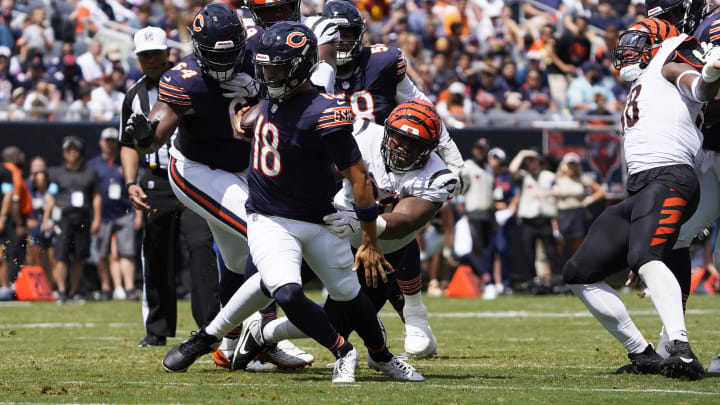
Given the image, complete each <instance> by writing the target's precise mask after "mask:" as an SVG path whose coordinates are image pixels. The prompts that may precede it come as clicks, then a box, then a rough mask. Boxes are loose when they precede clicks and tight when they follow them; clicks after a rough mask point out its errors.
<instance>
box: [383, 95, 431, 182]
mask: <svg viewBox="0 0 720 405" xmlns="http://www.w3.org/2000/svg"><path fill="white" fill-rule="evenodd" d="M440 126H441V124H440V117H439V116H438V114H437V112H436V111H435V108H434V107H433V106H432V104H430V103H429V102H427V101H425V100H421V99H412V100H408V101H406V102H404V103H402V104H400V105H398V106H397V107H395V109H394V110H393V111H392V112H391V113H390V116H389V117H388V118H387V120H385V136H384V137H383V142H382V145H381V147H380V151H381V153H382V156H383V160H384V161H385V165H386V166H387V167H388V168H389V169H391V170H393V171H399V172H405V171H410V170H416V169H420V168H422V167H424V166H425V163H427V161H428V159H429V158H430V154H431V153H432V152H433V151H434V150H435V148H436V147H437V145H438V143H440Z"/></svg>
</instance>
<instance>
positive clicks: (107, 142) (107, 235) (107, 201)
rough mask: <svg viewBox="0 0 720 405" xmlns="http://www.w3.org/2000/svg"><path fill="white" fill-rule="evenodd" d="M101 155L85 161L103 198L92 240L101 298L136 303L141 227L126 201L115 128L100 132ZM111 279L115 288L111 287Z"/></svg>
mask: <svg viewBox="0 0 720 405" xmlns="http://www.w3.org/2000/svg"><path fill="white" fill-rule="evenodd" d="M100 151H101V154H100V155H99V156H96V157H94V158H92V159H90V160H89V161H88V166H90V167H92V168H93V169H95V172H96V173H97V180H98V184H99V191H100V195H101V196H102V215H101V218H102V219H101V224H100V230H99V232H98V233H97V235H95V236H94V237H93V244H94V246H95V249H96V251H97V255H98V261H97V270H98V276H99V279H100V288H101V291H100V297H101V299H102V300H104V301H107V300H109V299H111V298H114V299H119V300H122V299H127V300H138V299H139V298H140V294H139V293H138V291H137V290H136V289H135V232H136V231H137V230H139V229H140V228H141V227H142V215H141V214H140V212H136V211H135V210H133V208H132V205H130V200H129V199H128V194H127V190H126V188H125V179H124V177H123V170H122V166H121V165H120V144H119V139H118V130H117V129H116V128H112V127H110V128H105V129H104V130H103V131H102V133H101V134H100ZM113 245H115V248H114V249H113V248H112V247H113ZM111 252H112V254H111ZM111 278H112V286H114V288H111V285H110V281H111V280H110V279H111Z"/></svg>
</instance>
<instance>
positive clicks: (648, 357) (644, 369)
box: [615, 345, 663, 374]
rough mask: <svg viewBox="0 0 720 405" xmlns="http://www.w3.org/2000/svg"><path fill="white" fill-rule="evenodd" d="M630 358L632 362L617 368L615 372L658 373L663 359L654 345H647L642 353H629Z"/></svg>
mask: <svg viewBox="0 0 720 405" xmlns="http://www.w3.org/2000/svg"><path fill="white" fill-rule="evenodd" d="M628 358H629V359H630V361H631V363H630V364H626V365H624V366H622V367H620V368H619V369H617V371H615V374H625V373H628V374H658V372H659V371H658V367H659V366H660V362H661V361H662V359H663V358H662V356H660V355H659V354H657V353H656V352H655V349H654V348H653V347H652V345H647V347H646V348H645V350H643V352H642V353H628Z"/></svg>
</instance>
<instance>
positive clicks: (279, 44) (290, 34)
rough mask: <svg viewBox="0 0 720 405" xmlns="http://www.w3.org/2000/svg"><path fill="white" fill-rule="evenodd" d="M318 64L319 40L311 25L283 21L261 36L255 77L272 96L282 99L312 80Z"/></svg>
mask: <svg viewBox="0 0 720 405" xmlns="http://www.w3.org/2000/svg"><path fill="white" fill-rule="evenodd" d="M317 64H318V49H317V39H316V38H315V34H313V32H312V31H311V30H310V28H308V27H306V26H305V25H304V24H300V23H297V22H281V23H277V24H275V25H273V26H272V27H270V28H268V29H267V31H265V33H264V34H263V36H262V38H260V43H259V44H258V46H257V53H256V54H255V77H256V81H257V83H259V84H260V86H261V88H262V90H263V91H264V92H265V93H266V94H268V95H269V96H270V98H273V99H282V98H286V97H287V96H288V95H290V94H291V93H293V92H294V90H295V89H297V88H298V87H300V86H302V85H303V84H304V83H305V82H307V81H308V80H310V75H311V74H312V72H313V71H314V70H315V68H316V67H317Z"/></svg>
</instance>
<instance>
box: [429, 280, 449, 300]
mask: <svg viewBox="0 0 720 405" xmlns="http://www.w3.org/2000/svg"><path fill="white" fill-rule="evenodd" d="M427 295H428V297H442V296H443V295H445V292H444V291H443V289H442V287H440V283H439V282H438V281H437V280H430V283H429V284H428V287H427Z"/></svg>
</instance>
